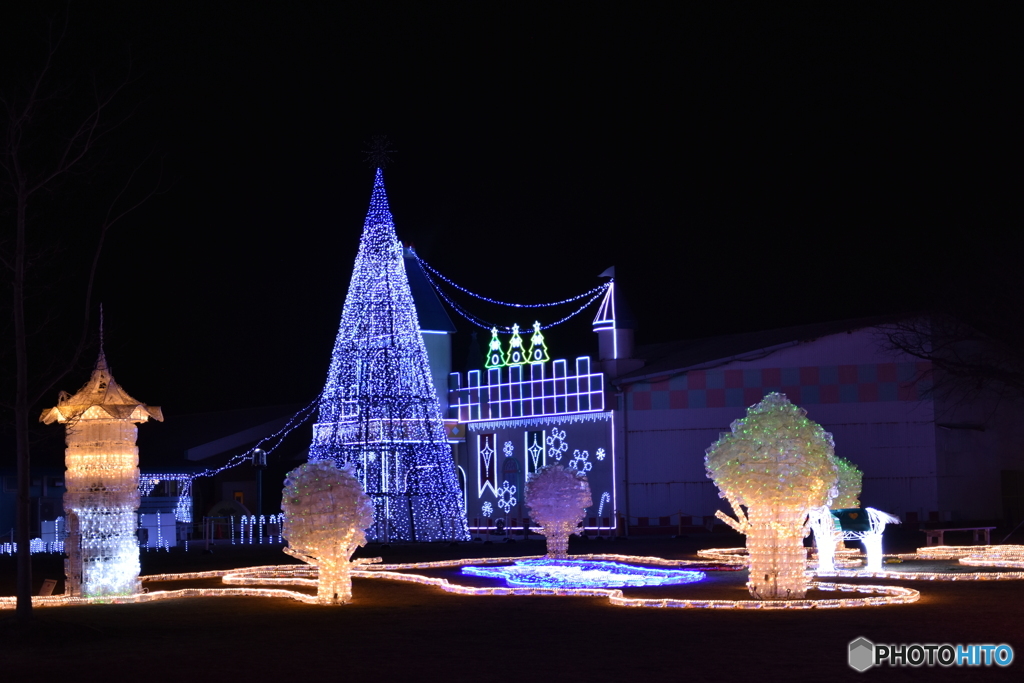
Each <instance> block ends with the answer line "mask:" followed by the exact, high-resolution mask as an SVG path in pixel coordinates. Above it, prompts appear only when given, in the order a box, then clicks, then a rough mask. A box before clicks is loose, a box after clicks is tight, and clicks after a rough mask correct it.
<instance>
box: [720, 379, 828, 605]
mask: <svg viewBox="0 0 1024 683" xmlns="http://www.w3.org/2000/svg"><path fill="white" fill-rule="evenodd" d="M731 429H732V431H731V432H730V433H726V434H722V436H721V437H720V438H719V439H718V441H716V442H715V443H714V444H713V445H712V446H711V448H709V449H707V455H706V456H705V458H704V463H705V466H706V467H707V473H708V477H709V478H711V479H712V480H714V482H715V484H716V485H717V486H718V488H719V491H720V493H719V495H720V496H721V497H722V498H725V499H726V500H728V501H729V504H730V505H731V506H732V509H733V511H734V512H735V513H736V517H737V519H732V518H731V517H729V516H728V515H726V514H724V513H723V512H722V511H721V510H719V511H718V512H717V513H716V515H717V516H718V517H719V518H720V519H722V520H723V521H724V522H726V523H727V524H729V525H730V526H731V527H732V528H734V529H736V530H737V531H739V532H740V533H741V534H746V536H747V549H748V552H749V554H750V579H749V581H748V583H747V587H748V589H749V590H750V594H751V595H752V596H754V597H755V598H758V599H761V600H791V599H800V598H803V597H804V595H805V594H806V592H807V579H806V577H805V575H804V569H805V565H806V561H807V552H806V551H805V550H804V547H803V537H804V536H806V535H807V532H808V527H807V516H808V513H809V512H810V511H811V510H812V509H814V508H817V507H821V506H823V505H828V503H829V501H830V500H831V498H832V496H833V495H834V494H835V486H836V480H837V478H838V473H837V470H836V464H835V460H834V446H833V443H832V435H831V434H829V433H828V432H826V431H825V430H824V429H822V428H821V425H819V424H817V423H815V422H813V421H811V420H809V419H807V411H805V410H804V409H802V408H800V407H798V406H795V405H793V404H792V403H790V402H789V400H788V399H787V398H786V397H785V396H784V395H783V394H778V393H771V394H768V395H767V396H765V397H764V399H763V400H762V401H761V402H760V403H758V404H757V405H754V406H751V407H750V408H748V409H747V416H746V417H745V418H743V419H740V420H736V421H734V422H733V423H732V425H731ZM743 508H746V513H744V511H743Z"/></svg>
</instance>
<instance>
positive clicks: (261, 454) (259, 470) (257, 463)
mask: <svg viewBox="0 0 1024 683" xmlns="http://www.w3.org/2000/svg"><path fill="white" fill-rule="evenodd" d="M252 466H253V467H255V468H256V519H259V518H260V517H261V516H262V515H263V470H265V469H266V468H267V452H266V451H264V450H263V449H261V448H257V449H256V450H254V451H253V452H252Z"/></svg>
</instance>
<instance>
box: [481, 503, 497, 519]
mask: <svg viewBox="0 0 1024 683" xmlns="http://www.w3.org/2000/svg"><path fill="white" fill-rule="evenodd" d="M480 512H482V513H483V515H484V517H487V518H490V516H491V515H492V514H494V506H493V505H491V501H489V500H486V501H484V504H483V505H481V506H480Z"/></svg>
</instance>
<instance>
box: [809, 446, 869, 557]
mask: <svg viewBox="0 0 1024 683" xmlns="http://www.w3.org/2000/svg"><path fill="white" fill-rule="evenodd" d="M834 460H835V463H836V469H837V471H838V473H839V479H838V483H837V485H836V491H837V493H836V496H835V497H834V498H833V499H832V502H831V503H830V504H828V505H822V506H821V507H818V508H815V509H814V510H812V511H811V513H810V523H811V529H812V530H813V532H814V545H815V548H816V549H817V551H818V571H819V572H821V573H831V572H834V571H835V568H836V564H835V558H836V551H837V550H839V549H840V548H842V547H843V533H842V530H841V529H840V528H839V520H838V519H836V518H835V517H834V516H833V515H832V509H837V510H841V509H843V508H855V507H860V501H859V500H858V499H857V498H858V496H860V490H861V486H862V485H863V480H864V474H863V473H862V472H861V471H860V470H859V469H857V466H856V465H854V464H853V463H852V462H850V461H849V460H847V459H846V458H841V457H839V456H838V455H837V456H834Z"/></svg>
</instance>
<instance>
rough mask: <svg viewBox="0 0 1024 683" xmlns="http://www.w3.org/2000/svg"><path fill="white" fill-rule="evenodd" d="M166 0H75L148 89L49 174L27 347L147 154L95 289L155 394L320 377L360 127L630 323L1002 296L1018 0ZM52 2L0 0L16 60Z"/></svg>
mask: <svg viewBox="0 0 1024 683" xmlns="http://www.w3.org/2000/svg"><path fill="white" fill-rule="evenodd" d="M773 4H774V3H773ZM142 5H145V6H144V7H143V6H142ZM148 5H149V3H125V4H123V5H121V6H120V9H116V10H115V9H113V8H115V7H118V5H117V4H116V3H113V4H111V3H104V4H103V6H104V7H105V8H108V9H104V10H102V11H101V10H98V9H95V8H94V6H87V5H85V4H76V3H72V6H71V8H70V26H69V28H68V39H67V42H66V43H65V45H64V46H62V51H60V52H58V56H57V59H58V60H62V59H67V62H66V63H64V64H63V66H61V67H60V69H59V70H58V71H59V74H60V75H61V76H62V77H66V78H67V79H68V81H67V82H69V83H72V84H74V85H81V84H82V83H85V82H87V81H83V80H82V78H83V74H85V75H87V74H88V73H89V71H90V70H94V71H95V72H96V73H98V74H99V75H100V77H101V83H112V82H116V80H117V78H118V76H119V74H123V73H124V70H125V69H126V67H127V63H128V55H129V51H130V54H131V64H132V78H133V79H134V80H133V82H132V83H131V84H129V85H128V86H127V87H126V88H125V89H124V90H123V92H122V93H121V94H120V95H119V99H118V106H120V107H121V108H120V109H117V110H116V112H117V113H119V114H126V113H127V112H128V111H133V112H134V113H132V114H131V116H130V117H129V118H128V119H127V121H126V122H125V123H124V124H123V125H121V126H120V127H119V128H118V129H117V130H115V131H114V132H112V133H111V135H110V136H108V137H106V138H104V140H103V143H102V145H101V148H100V157H99V158H100V159H102V162H101V163H100V164H98V165H97V166H96V167H95V171H94V172H91V173H89V174H83V175H82V176H80V177H76V178H74V179H73V181H72V182H70V183H68V185H67V186H65V187H62V188H61V189H59V190H57V191H55V192H53V193H52V194H51V195H48V196H46V197H45V198H44V199H43V200H42V204H41V205H40V208H38V212H37V214H35V216H36V220H35V222H34V223H33V230H34V232H33V239H36V240H38V243H40V244H42V245H43V246H47V247H49V246H54V245H56V247H58V248H57V252H59V255H58V256H54V259H55V260H54V263H55V264H57V265H56V266H55V270H54V271H53V272H58V271H59V286H57V287H53V288H51V289H47V290H40V291H41V292H42V293H41V294H40V295H39V296H36V297H35V298H34V299H33V300H32V302H31V304H32V306H33V307H34V308H33V309H32V310H33V311H34V313H32V314H31V315H33V316H34V318H33V319H34V320H37V321H39V320H42V319H43V318H45V317H47V316H50V317H51V318H53V321H52V322H51V323H50V325H49V327H47V328H46V331H44V333H43V334H41V335H40V336H39V338H38V340H37V342H36V344H37V346H36V347H35V348H37V349H40V351H39V352H38V354H37V356H36V357H37V358H38V356H39V355H46V354H50V353H51V349H52V350H53V351H52V353H54V354H56V353H60V352H61V349H62V348H63V347H61V346H60V344H59V343H58V342H56V341H54V339H62V338H63V337H64V336H66V335H67V330H69V329H71V328H72V326H73V325H74V324H75V321H76V320H77V319H78V318H76V316H80V311H79V309H80V308H81V304H80V301H81V285H80V282H81V277H82V275H83V273H84V272H85V270H86V268H87V265H88V257H87V256H86V254H87V251H85V249H84V245H88V243H89V242H90V240H91V239H92V238H91V235H92V233H91V232H90V231H91V230H94V228H95V225H96V221H97V219H96V216H97V215H98V213H97V212H101V211H102V209H103V208H104V207H105V202H106V200H107V199H108V198H109V197H110V196H112V195H113V194H114V192H116V190H117V188H118V187H119V185H118V183H119V182H121V181H122V180H123V178H124V177H126V176H127V173H128V172H130V170H131V168H132V167H133V164H135V163H136V162H137V161H138V160H139V159H142V158H144V157H146V156H147V155H150V157H149V158H150V161H149V162H147V164H146V165H145V166H144V167H143V171H142V172H141V173H140V176H139V180H138V183H137V184H136V185H135V186H134V187H133V190H132V191H133V192H136V193H138V192H141V191H144V188H145V187H149V186H153V185H155V184H156V183H157V182H160V183H162V184H161V189H162V190H163V191H162V193H161V194H160V195H159V196H157V197H154V198H152V199H151V200H149V201H148V202H146V203H145V205H143V206H142V207H141V208H140V209H139V210H137V211H136V212H134V213H133V214H132V215H131V216H130V217H128V218H127V219H126V220H124V221H123V222H122V223H120V224H119V225H118V226H117V227H116V228H115V229H114V231H113V232H112V233H111V234H110V236H109V239H108V242H107V244H106V245H105V249H104V251H103V255H102V260H101V271H102V273H101V276H100V278H99V280H98V282H97V293H96V294H97V302H98V301H100V300H102V302H103V303H104V307H105V314H106V350H107V356H108V359H109V361H110V363H111V366H112V368H113V370H114V373H115V377H116V378H117V379H118V380H119V382H120V383H121V384H122V385H123V386H125V388H126V389H127V390H128V391H129V392H131V393H132V394H133V395H135V396H136V397H137V398H139V399H140V400H143V401H145V402H148V403H150V404H155V405H162V406H163V407H164V409H165V411H166V413H167V414H168V416H169V417H173V415H175V414H182V413H189V412H195V411H200V410H216V409H228V408H236V407H248V406H259V405H270V404H283V403H292V402H305V401H307V400H311V399H312V398H314V397H315V396H316V395H317V393H318V392H319V390H320V389H321V387H322V384H323V381H324V377H325V373H326V369H327V363H328V360H329V354H330V349H331V346H332V344H333V340H334V335H335V333H336V330H337V325H338V321H339V318H340V313H341V307H342V303H343V301H344V297H345V292H346V290H347V288H348V282H349V278H350V276H351V268H352V262H353V259H354V256H355V253H356V249H357V247H358V240H359V234H360V230H361V228H362V222H363V218H364V216H365V212H366V209H367V204H368V200H369V195H370V189H371V183H372V178H373V170H372V169H371V168H369V167H368V165H367V163H366V161H365V160H364V154H363V153H362V150H364V149H365V147H366V141H367V140H368V138H370V136H372V135H375V134H387V135H388V136H389V137H390V139H391V141H392V143H393V145H394V148H395V149H396V150H397V152H396V154H395V155H394V162H393V164H392V165H390V166H389V167H388V168H387V169H386V171H385V182H386V185H387V189H388V193H389V197H390V200H391V208H392V211H393V213H394V217H395V222H396V225H397V228H398V232H399V237H400V238H401V239H402V240H403V241H405V242H411V243H413V244H414V245H415V246H416V248H417V251H418V252H419V254H420V255H421V256H422V257H423V258H424V259H425V260H427V261H428V262H430V263H431V264H432V265H434V266H435V267H436V268H438V269H439V270H441V271H442V272H444V273H445V274H447V275H449V276H450V277H452V278H453V279H455V280H456V281H458V282H459V283H461V284H463V285H464V286H466V287H469V288H471V289H474V290H476V291H478V292H481V293H483V294H487V295H490V296H493V297H496V298H499V299H504V300H513V301H521V302H536V301H548V300H552V299H560V298H563V297H566V296H569V295H573V294H576V293H579V292H582V291H584V290H586V289H589V288H591V287H593V286H595V285H597V284H599V283H600V282H601V280H600V279H599V278H598V277H597V276H598V275H599V274H600V273H601V272H602V271H603V270H604V269H605V268H607V267H608V266H611V265H615V266H616V268H617V281H618V282H619V283H620V285H621V287H622V288H623V289H622V291H623V292H624V294H625V295H626V297H627V299H628V300H629V302H630V304H631V305H632V308H633V309H634V312H635V315H636V318H637V320H638V328H637V338H638V341H639V342H640V343H646V342H657V341H668V340H672V339H677V338H684V337H702V336H710V335H715V334H722V333H729V332H739V331H747V330H756V329H762V328H767V327H781V326H785V325H793V324H800V323H807V322H815V321H821V320H829V319H838V318H846V317H855V316H865V315H873V314H880V313H892V312H901V311H910V310H915V309H919V308H922V307H924V306H927V305H929V304H931V303H932V302H933V301H935V300H936V299H943V298H948V297H950V296H952V293H955V292H960V293H963V292H967V293H969V295H970V296H976V297H987V298H991V297H993V296H1003V295H1005V294H1006V292H1005V291H998V292H996V291H995V290H994V289H993V285H992V278H993V276H994V274H997V273H998V272H1000V270H1001V269H1002V268H1003V267H1004V266H1006V267H1016V266H1015V264H1016V258H1017V256H1018V255H1019V246H1020V240H1019V238H1018V237H1017V234H1018V233H1019V232H1020V229H1021V225H1022V221H1021V211H1020V202H1019V193H1020V188H1021V181H1022V178H1021V166H1020V159H1021V146H1020V121H1021V120H1022V119H1021V111H1020V105H1019V99H1020V98H1019V89H1020V83H1021V73H1020V68H1019V66H1014V64H1018V65H1019V64H1020V63H1022V60H1021V55H1020V52H1021V50H1020V48H1019V36H1018V30H1017V29H1018V28H1019V26H1020V22H1019V16H1016V15H1015V13H1014V10H1013V9H1012V6H1010V5H1006V6H1005V7H1006V8H1007V9H1006V10H1005V11H1003V10H1002V9H1000V8H1001V7H1003V6H998V5H997V6H995V8H993V6H990V5H985V6H981V7H979V6H978V5H976V4H972V5H959V6H949V7H947V6H945V5H941V6H938V7H937V6H936V5H940V3H929V4H928V5H917V4H915V5H913V6H911V7H900V6H892V5H890V4H857V5H847V6H846V7H844V8H843V9H842V10H838V9H837V8H836V7H835V6H834V5H831V4H830V5H827V6H816V5H810V4H808V5H794V6H790V7H786V8H780V7H776V6H765V7H754V8H749V7H740V6H730V7H729V8H721V7H718V6H717V5H715V6H712V7H692V6H689V5H686V6H678V5H681V3H678V4H674V5H671V6H668V5H666V6H664V7H662V8H660V9H658V8H647V9H637V8H634V7H627V6H626V5H625V4H608V3H586V4H583V3H580V4H571V5H569V6H567V7H561V6H560V7H557V8H555V7H551V6H548V5H541V4H538V5H508V4H497V5H496V4H473V5H469V4H466V5H461V4H459V5H449V4H445V5H442V6H434V5H433V4H431V5H430V6H427V5H423V6H412V5H406V4H402V5H385V6H384V7H382V6H381V4H380V3H373V4H372V5H371V4H369V3H366V6H365V8H362V9H360V8H355V7H353V6H352V5H351V4H344V5H342V4H341V3H337V4H335V3H316V4H312V3H307V4H300V5H292V4H284V3H275V4H273V5H271V4H269V3H267V4H262V3H257V5H256V7H246V8H245V9H242V5H238V4H235V3H225V4H224V5H223V6H222V5H221V4H219V3H213V5H214V6H212V7H208V6H202V5H199V4H194V3H190V4H188V5H184V4H179V3H163V5H164V6H163V7H162V8H160V9H154V8H152V7H149V6H148ZM62 6H63V4H62V3H57V4H55V7H58V8H59V7H62ZM44 16H45V13H44V12H42V11H40V10H39V9H38V8H37V7H32V8H21V9H11V8H9V7H5V8H4V9H3V10H0V34H2V35H0V37H2V38H3V41H4V47H3V50H4V53H3V55H2V56H3V58H4V62H3V63H4V67H3V68H2V81H0V91H2V92H4V93H11V92H17V89H16V88H17V84H18V83H24V82H25V80H26V78H25V76H26V74H27V73H32V72H34V71H36V70H37V69H38V64H39V63H40V59H41V55H42V52H43V50H44V43H43V42H42V40H41V38H42V36H43V35H44V34H45V20H44ZM58 21H59V20H58ZM76 79H77V80H76ZM103 79H106V80H103ZM82 90H83V89H82V88H77V89H76V88H72V89H71V91H69V92H72V94H76V93H77V94H76V96H77V95H81V92H82ZM69 97H70V96H69ZM70 101H71V100H69V101H68V104H66V105H65V109H62V110H61V112H62V113H60V114H58V115H56V116H55V117H54V118H53V119H52V121H50V122H48V123H47V124H46V126H48V127H47V128H44V130H45V131H49V130H52V131H54V132H55V134H56V133H58V132H59V131H60V130H61V124H62V122H64V121H66V120H69V118H70V116H71V113H72V111H73V107H72V106H71V104H70ZM160 164H162V165H163V169H164V174H163V177H162V180H158V178H157V174H156V170H155V169H156V168H158V167H159V165H160ZM146 183H149V185H146ZM3 201H4V204H3V205H2V211H3V213H2V215H0V219H2V220H3V231H4V235H5V237H6V236H7V235H8V234H9V231H10V229H11V220H12V214H11V211H10V204H9V198H8V196H7V195H5V196H4V198H3ZM40 272H45V271H44V269H41V270H40ZM56 281H57V280H53V279H51V280H50V282H51V284H52V283H53V282H56ZM6 287H7V285H6V283H5V288H6ZM5 291H7V290H6V289H5ZM1017 294H1018V293H1017V292H1013V295H1014V296H1016V295H1017ZM8 299H9V297H7V296H5V301H4V302H3V306H4V308H3V313H4V315H5V318H4V325H5V328H4V329H9V328H8V327H7V325H8V323H7V321H8V320H9V304H8V301H7V300H8ZM1018 299H1019V297H1018ZM476 310H478V312H479V313H480V314H481V315H484V316H485V317H491V318H493V319H494V320H495V322H498V323H504V324H511V323H512V322H520V323H521V324H529V323H531V322H532V319H531V320H526V319H525V318H522V319H518V318H515V317H511V318H506V319H502V318H501V317H500V316H499V315H498V314H495V312H494V311H493V310H488V309H476ZM1013 315H1018V314H1017V313H1013ZM592 316H593V312H592V311H591V312H588V313H587V314H585V315H584V317H583V318H581V321H582V324H581V325H576V326H567V327H566V328H565V331H564V332H563V331H560V330H559V329H557V328H556V329H553V330H551V331H550V332H549V333H548V335H547V336H548V343H549V348H550V349H551V351H552V353H553V354H554V355H555V357H565V356H571V355H572V354H577V353H587V352H594V351H596V338H595V337H594V336H593V335H591V334H590V333H589V332H587V329H588V324H587V323H588V322H589V319H590V318H591V317H592ZM455 322H456V325H457V326H458V327H459V329H460V331H461V333H460V335H459V338H460V339H461V341H460V342H458V344H457V346H456V349H457V350H456V358H455V364H456V366H457V367H458V366H460V365H461V364H462V360H463V358H465V355H466V344H467V341H466V340H467V333H468V332H469V331H470V330H471V329H472V328H471V327H470V326H469V325H468V324H467V323H465V322H464V321H462V320H461V319H455ZM481 341H484V340H483V339H482V340H481ZM8 346H9V345H8ZM5 354H8V355H5V358H9V352H7V351H6V350H5ZM88 356H89V357H88V358H87V359H86V362H85V363H84V365H83V367H82V368H80V369H79V370H78V371H77V372H76V373H75V374H73V375H71V376H69V377H68V378H66V379H65V380H64V381H62V382H61V383H60V385H59V387H58V388H63V389H66V390H70V391H73V390H75V389H77V387H78V386H79V385H80V384H81V383H82V382H83V381H84V380H85V378H86V375H87V372H88V366H89V365H90V364H91V361H92V359H93V358H94V357H95V346H93V350H91V351H90V352H89V353H88ZM7 362H8V363H9V360H8V361H7ZM53 395H54V396H53V398H54V399H55V398H56V389H55V390H54V391H53Z"/></svg>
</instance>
